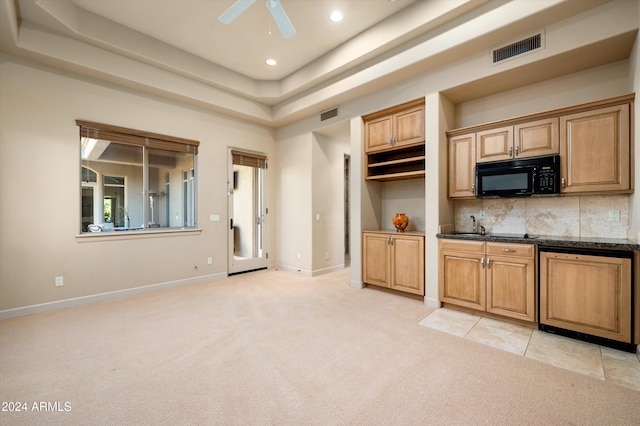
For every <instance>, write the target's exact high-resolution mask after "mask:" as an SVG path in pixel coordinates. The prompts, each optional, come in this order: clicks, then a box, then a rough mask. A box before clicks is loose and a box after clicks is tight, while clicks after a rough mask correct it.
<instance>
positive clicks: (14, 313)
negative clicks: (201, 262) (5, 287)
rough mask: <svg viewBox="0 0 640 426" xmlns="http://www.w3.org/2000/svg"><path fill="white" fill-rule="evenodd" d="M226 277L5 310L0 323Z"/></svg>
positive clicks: (220, 274)
mask: <svg viewBox="0 0 640 426" xmlns="http://www.w3.org/2000/svg"><path fill="white" fill-rule="evenodd" d="M226 277H227V273H226V272H221V273H218V274H211V275H204V276H201V277H195V278H186V279H183V280H176V281H167V282H164V283H158V284H150V285H145V286H141V287H134V288H127V289H123V290H115V291H109V292H106V293H98V294H91V295H88V296H81V297H74V298H71V299H63V300H56V301H53V302H46V303H40V304H37V305H30V306H23V307H20V308H12V309H5V310H3V311H0V321H1V320H5V319H9V318H16V317H23V316H26V315H33V314H40V313H43V312H50V311H55V310H58V309H63V308H70V307H73V306H80V305H87V304H90V303H96V302H103V301H106V300H113V299H121V298H124V297H129V296H135V295H138V294H143V293H150V292H153V291H159V290H164V289H168V288H172V287H181V286H185V285H190V284H198V283H203V282H207V281H212V280H219V279H222V278H226Z"/></svg>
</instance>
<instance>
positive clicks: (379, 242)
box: [362, 233, 391, 287]
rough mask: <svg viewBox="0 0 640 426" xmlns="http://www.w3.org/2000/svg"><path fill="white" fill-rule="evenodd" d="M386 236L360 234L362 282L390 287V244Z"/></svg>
mask: <svg viewBox="0 0 640 426" xmlns="http://www.w3.org/2000/svg"><path fill="white" fill-rule="evenodd" d="M388 238H389V236H388V235H387V234H377V233H363V234H362V281H364V282H365V283H367V284H373V285H378V286H381V287H391V268H390V265H391V259H390V252H391V250H390V244H389V240H388Z"/></svg>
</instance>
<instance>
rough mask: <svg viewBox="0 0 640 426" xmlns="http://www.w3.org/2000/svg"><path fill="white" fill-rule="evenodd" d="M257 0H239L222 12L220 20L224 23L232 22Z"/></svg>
mask: <svg viewBox="0 0 640 426" xmlns="http://www.w3.org/2000/svg"><path fill="white" fill-rule="evenodd" d="M255 2H256V0H238V1H237V2H235V3H234V4H232V5H231V7H229V9H227V10H225V11H224V12H222V15H220V16H218V21H220V22H222V23H223V24H230V23H231V22H233V20H234V19H236V18H237V17H238V16H240V14H241V13H242V12H244V11H245V10H247V9H248V8H249V6H251V5H252V4H254V3H255Z"/></svg>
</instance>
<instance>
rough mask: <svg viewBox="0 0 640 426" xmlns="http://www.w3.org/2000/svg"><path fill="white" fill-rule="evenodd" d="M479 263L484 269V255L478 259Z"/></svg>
mask: <svg viewBox="0 0 640 426" xmlns="http://www.w3.org/2000/svg"><path fill="white" fill-rule="evenodd" d="M480 265H481V266H482V269H484V257H483V258H482V259H480Z"/></svg>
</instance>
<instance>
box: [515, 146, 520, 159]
mask: <svg viewBox="0 0 640 426" xmlns="http://www.w3.org/2000/svg"><path fill="white" fill-rule="evenodd" d="M518 154H520V148H519V147H518V145H516V157H517V156H518Z"/></svg>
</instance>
